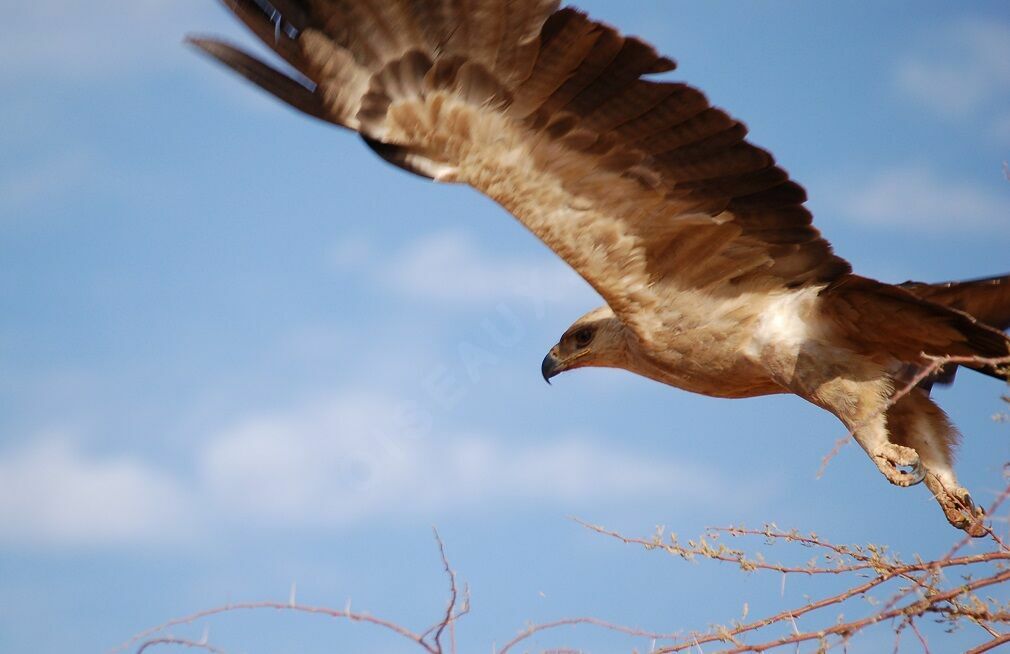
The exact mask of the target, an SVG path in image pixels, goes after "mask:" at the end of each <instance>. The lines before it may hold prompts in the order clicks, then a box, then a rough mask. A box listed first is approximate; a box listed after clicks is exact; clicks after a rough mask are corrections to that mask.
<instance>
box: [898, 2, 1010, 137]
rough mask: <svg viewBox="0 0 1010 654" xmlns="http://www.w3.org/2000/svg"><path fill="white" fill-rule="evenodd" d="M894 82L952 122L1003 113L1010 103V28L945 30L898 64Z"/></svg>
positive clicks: (981, 23)
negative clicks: (953, 120)
mask: <svg viewBox="0 0 1010 654" xmlns="http://www.w3.org/2000/svg"><path fill="white" fill-rule="evenodd" d="M895 81H896V84H897V86H898V89H899V90H900V91H901V92H902V93H903V94H904V95H906V96H908V97H909V98H911V99H912V100H914V101H916V102H918V103H919V104H921V105H922V106H925V107H928V108H929V109H931V110H933V111H935V112H936V113H938V114H940V115H941V116H944V117H947V118H968V117H973V116H977V115H979V114H988V113H989V112H990V111H992V110H998V109H1000V108H1001V107H1003V106H1005V105H1006V103H1007V100H1008V99H1010V24H1008V23H1001V22H998V21H996V20H993V19H985V20H983V19H979V18H969V19H963V20H961V21H958V22H955V23H953V24H951V25H949V26H945V27H944V28H943V29H942V31H941V30H938V31H936V32H935V33H934V34H931V35H930V37H929V38H928V39H927V40H924V41H923V43H922V45H921V46H919V47H918V52H917V53H915V54H911V53H910V54H908V55H906V56H905V57H903V58H902V59H901V60H900V61H899V63H898V65H897V66H896V68H895Z"/></svg>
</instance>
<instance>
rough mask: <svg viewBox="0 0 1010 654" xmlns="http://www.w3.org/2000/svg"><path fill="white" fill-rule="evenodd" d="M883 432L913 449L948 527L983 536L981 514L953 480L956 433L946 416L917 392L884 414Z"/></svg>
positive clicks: (954, 478)
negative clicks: (885, 422) (948, 524)
mask: <svg viewBox="0 0 1010 654" xmlns="http://www.w3.org/2000/svg"><path fill="white" fill-rule="evenodd" d="M887 429H888V431H889V432H890V437H891V440H892V441H893V442H894V443H897V444H899V445H903V446H905V447H910V448H912V449H914V450H915V451H916V452H917V453H918V454H919V458H920V460H921V461H922V464H923V466H924V467H925V469H926V477H925V479H924V481H925V483H926V487H927V488H929V490H930V492H931V493H933V497H935V498H936V501H937V503H938V504H939V505H940V508H941V509H943V513H944V515H946V516H947V520H949V521H950V524H952V525H954V526H955V527H957V528H958V529H963V530H965V531H966V532H968V533H969V534H970V535H972V536H976V537H978V536H983V535H985V531H984V526H983V524H982V518H983V517H984V516H985V512H984V511H983V510H982V509H981V508H979V507H976V506H975V503H974V502H973V501H972V499H971V494H970V493H969V492H968V491H967V489H965V488H964V487H962V486H961V485H960V484H959V483H958V481H957V475H956V474H955V473H954V468H953V455H954V448H955V447H956V446H957V444H958V441H959V440H960V434H958V431H957V429H956V428H955V427H954V425H953V424H951V422H950V419H949V418H948V417H947V414H945V413H944V412H943V410H942V409H941V408H940V407H938V406H937V405H936V404H935V403H934V402H933V401H932V400H931V399H930V398H929V396H928V394H927V393H926V392H924V391H922V390H920V389H914V390H912V392H910V393H909V394H908V395H906V396H905V397H903V398H901V399H900V400H899V401H898V402H897V403H896V404H895V405H894V406H893V407H891V408H890V409H889V410H888V412H887Z"/></svg>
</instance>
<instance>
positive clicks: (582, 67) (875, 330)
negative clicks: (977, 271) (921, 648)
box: [192, 0, 1010, 533]
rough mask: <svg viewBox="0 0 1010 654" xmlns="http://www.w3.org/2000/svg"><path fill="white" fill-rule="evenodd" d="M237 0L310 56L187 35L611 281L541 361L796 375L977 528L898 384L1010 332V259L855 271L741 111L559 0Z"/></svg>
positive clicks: (549, 368)
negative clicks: (924, 279) (981, 272)
mask: <svg viewBox="0 0 1010 654" xmlns="http://www.w3.org/2000/svg"><path fill="white" fill-rule="evenodd" d="M222 1H223V2H224V4H225V5H226V6H227V7H229V8H230V9H231V10H232V11H233V12H234V13H235V15H236V16H237V17H238V18H239V19H240V20H242V22H244V23H245V24H246V25H247V26H248V27H249V28H250V29H251V30H252V32H253V33H254V34H255V35H256V36H257V37H259V38H260V39H261V40H262V41H263V42H264V43H265V44H266V45H267V46H268V47H270V48H271V49H273V50H274V51H275V52H277V54H278V55H279V56H280V57H281V58H282V59H283V60H284V61H285V62H287V64H289V65H290V66H291V67H293V68H294V70H296V71H297V73H296V74H290V75H289V74H288V73H286V72H281V71H280V70H279V69H277V68H275V67H273V66H270V65H268V64H266V63H263V62H261V61H259V60H258V59H256V58H255V57H252V56H250V55H248V54H245V53H244V52H242V51H241V50H239V49H238V48H236V47H234V46H231V45H228V44H225V43H221V42H219V41H214V40H209V39H192V42H193V43H194V44H196V45H197V46H199V47H200V48H202V49H203V50H204V51H205V52H207V53H208V54H210V55H212V56H214V57H215V58H217V59H218V60H220V61H221V62H223V63H224V64H226V65H227V66H229V67H231V68H232V69H233V70H235V71H236V72H238V73H239V74H241V75H243V76H244V77H246V78H248V79H249V80H251V81H252V82H254V83H256V84H258V85H259V86H261V87H263V88H264V89H265V90H267V91H268V92H270V93H272V94H274V95H275V96H277V97H279V98H280V99H281V100H283V101H284V102H286V103H288V104H290V105H291V106H293V107H295V108H296V109H299V110H300V111H302V112H304V113H306V114H308V115H310V116H313V117H315V118H319V119H321V120H325V121H327V122H330V123H333V124H335V125H339V126H341V127H345V128H347V129H350V130H353V131H356V132H358V133H359V134H360V135H361V137H362V138H363V139H364V141H365V143H366V144H368V146H369V147H371V148H372V149H373V150H374V151H375V152H376V153H377V154H379V155H380V156H381V157H383V158H384V159H386V160H387V161H389V162H390V163H393V164H394V165H397V166H399V167H401V168H404V169H406V170H409V171H411V172H413V173H416V174H418V175H422V176H425V177H429V178H432V179H436V180H438V181H442V182H460V183H466V184H469V185H471V186H473V187H475V188H477V189H478V190H480V191H482V192H483V193H485V194H486V195H488V196H489V197H491V198H492V199H494V200H495V201H497V202H499V203H500V204H501V205H503V206H504V207H505V208H507V209H508V210H509V211H510V212H511V213H512V214H513V215H515V216H516V218H518V219H519V220H520V221H521V222H522V223H523V224H524V225H525V226H526V227H527V228H528V229H529V230H530V231H532V232H533V233H534V234H535V235H536V236H537V237H539V238H540V239H541V240H543V241H544V242H545V243H546V244H547V245H548V246H550V247H551V248H552V249H553V250H554V251H555V252H556V253H557V254H558V255H559V256H561V257H562V258H563V259H564V260H565V261H566V262H568V264H570V265H571V266H572V267H573V268H574V269H575V270H576V271H577V272H578V273H579V274H580V275H582V277H583V278H585V279H586V280H587V281H588V282H589V283H590V284H591V285H592V286H593V287H594V288H595V289H596V290H597V291H598V292H599V293H600V295H601V296H602V297H603V299H604V300H605V301H606V306H604V307H601V308H600V309H597V310H595V311H593V312H591V313H589V314H587V315H586V316H585V317H583V318H581V319H580V320H579V321H577V322H576V323H575V324H574V325H573V326H572V328H571V329H570V330H569V331H568V332H567V333H566V335H565V336H564V337H563V338H562V340H561V342H559V343H558V345H557V346H555V348H554V349H552V351H551V354H549V355H548V357H547V359H545V361H544V367H543V371H544V375H545V377H548V378H549V377H550V376H553V375H554V374H557V373H558V372H561V371H564V370H571V369H575V368H579V367H585V366H610V367H619V368H624V369H627V370H630V371H632V372H635V373H638V374H641V375H644V376H647V377H650V378H652V379H656V380H658V381H661V382H664V383H667V384H671V385H673V386H677V387H679V388H683V389H686V390H690V391H694V392H698V393H704V394H707V395H713V396H718V397H750V396H755V395H765V394H771V393H795V394H797V395H799V396H801V397H803V398H805V399H807V400H809V401H811V402H813V403H815V404H817V405H819V406H822V407H823V408H825V409H827V410H828V411H831V412H832V413H834V414H835V415H836V416H838V417H839V419H841V420H842V422H843V423H845V424H846V425H847V426H848V428H849V429H850V430H851V431H852V433H853V435H854V437H855V438H856V440H857V441H858V442H859V443H860V445H862V446H863V448H864V449H865V450H866V451H867V454H868V455H869V456H870V458H871V459H872V460H873V461H874V463H875V464H876V465H877V466H878V467H879V469H880V470H881V472H883V474H884V475H885V476H886V477H887V478H888V479H889V480H890V481H891V482H892V483H895V484H898V485H903V486H904V485H912V484H915V483H918V482H920V481H923V480H925V481H926V483H927V485H928V486H929V488H930V490H931V491H933V493H934V495H935V496H936V498H937V500H938V501H939V503H940V505H941V507H942V508H943V510H944V512H945V513H946V515H947V517H948V518H949V519H950V521H951V522H952V523H953V524H955V525H956V526H958V527H961V528H965V529H969V530H970V531H971V532H972V533H979V530H980V523H979V521H978V518H979V517H980V513H979V512H978V511H977V510H976V509H975V507H974V505H973V504H972V503H971V500H970V497H969V496H968V494H967V492H966V491H965V490H964V489H963V488H961V487H960V486H959V485H958V483H957V479H956V477H955V475H954V472H953V470H952V469H951V448H952V447H953V444H954V443H955V441H956V431H955V430H954V428H953V427H952V426H951V425H950V423H949V421H948V420H947V419H946V417H945V416H944V414H943V412H942V411H941V410H940V409H939V408H938V407H936V406H935V404H933V402H932V400H931V399H930V398H929V397H928V393H927V392H925V391H919V390H916V391H914V392H913V394H911V395H908V396H907V397H905V398H904V399H902V400H901V401H900V402H897V403H896V404H894V406H890V402H889V399H890V397H891V395H892V393H893V392H894V389H895V388H896V387H897V386H899V385H900V384H901V382H902V381H903V380H904V379H907V378H909V376H910V375H911V376H914V375H915V374H916V372H917V371H920V370H922V369H923V366H925V365H927V363H928V357H931V356H935V357H945V356H959V357H984V358H998V357H1005V356H1008V355H1010V340H1008V339H1007V337H1006V336H1005V335H1004V334H1002V333H1001V332H1000V331H999V329H1002V328H1005V327H1006V326H1007V324H1008V323H1010V296H1008V294H1007V282H1006V279H1005V278H1004V279H1001V280H986V281H984V282H971V283H965V284H950V285H939V286H930V285H924V284H907V285H905V286H904V287H897V286H891V285H887V284H882V283H880V282H875V281H873V280H869V279H866V278H862V277H858V276H855V275H853V274H852V272H851V268H850V266H849V264H848V263H847V262H846V261H844V260H843V259H841V258H839V257H838V256H837V255H835V254H834V253H833V251H832V249H831V246H830V245H829V244H828V242H827V241H826V240H824V239H823V238H822V237H821V235H820V233H819V232H818V230H817V229H816V228H815V227H813V225H812V217H811V215H810V212H809V211H808V210H807V209H806V208H805V206H804V203H805V201H806V193H805V191H804V190H803V188H802V187H801V186H799V185H798V184H797V183H795V182H793V181H791V180H790V179H789V176H788V174H787V173H786V172H785V171H784V170H783V169H782V168H780V167H779V166H777V165H776V163H775V159H774V157H773V156H772V155H771V154H770V153H768V152H767V151H765V150H763V149H761V148H758V147H756V146H754V145H752V144H751V143H750V142H748V141H747V140H746V136H747V129H746V127H745V126H744V125H743V124H742V123H740V122H739V121H737V120H735V119H733V118H732V117H730V116H729V115H728V114H727V113H725V112H723V111H722V110H720V109H717V108H714V107H712V106H710V104H709V102H708V100H707V99H706V98H705V96H704V94H702V93H701V92H700V91H698V90H697V89H695V88H692V87H690V86H688V85H685V84H682V83H675V82H669V81H658V80H654V79H652V78H651V77H649V76H651V75H654V74H657V73H664V72H669V71H671V70H673V69H674V68H675V63H674V62H673V61H672V60H671V59H668V58H666V57H663V56H662V55H660V54H659V53H657V52H656V51H655V49H654V48H653V47H652V46H650V45H648V44H647V43H644V42H643V41H641V40H639V39H635V38H632V37H626V36H624V35H621V34H620V33H619V32H618V31H617V30H615V29H614V28H612V27H609V26H607V25H603V24H601V23H598V22H595V21H593V20H591V19H590V18H588V17H587V16H586V15H585V14H582V13H581V12H579V11H577V10H575V9H571V8H566V9H559V2H558V0H381V1H380V0H283V1H282V0H269V1H268V0H222ZM979 367H982V366H979ZM984 370H985V371H987V372H990V373H992V374H998V371H996V370H994V369H991V368H984Z"/></svg>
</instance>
